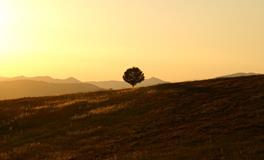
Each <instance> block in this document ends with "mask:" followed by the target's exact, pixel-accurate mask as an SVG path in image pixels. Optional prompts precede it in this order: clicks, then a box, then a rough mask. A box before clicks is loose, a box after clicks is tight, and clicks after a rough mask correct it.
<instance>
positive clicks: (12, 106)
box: [0, 75, 264, 160]
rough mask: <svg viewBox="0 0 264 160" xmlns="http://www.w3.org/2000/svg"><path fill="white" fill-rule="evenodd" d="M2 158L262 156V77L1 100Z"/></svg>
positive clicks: (130, 159) (133, 159)
mask: <svg viewBox="0 0 264 160" xmlns="http://www.w3.org/2000/svg"><path fill="white" fill-rule="evenodd" d="M0 159H1V160H9V159H20V160H23V159H25V160H35V159H52V160H53V159H54V160H68V159H76V160H86V159H92V160H93V159H97V160H98V159H99V160H100V159H108V160H126V159H127V160H138V159H139V160H143V159H144V160H148V159H149V160H153V159H155V160H156V159H157V160H175V159H180V160H181V159H183V160H186V159H187V160H188V159H205V160H206V159H216V160H218V159H219V160H220V159H234V160H243V159H264V76H261V75H260V76H249V77H238V78H224V79H212V80H205V81H194V82H184V83H171V84H162V85H157V86H152V87H145V88H137V89H124V90H117V91H100V92H94V93H82V94H71V95H64V96H57V97H40V98H24V99H17V100H9V101H0Z"/></svg>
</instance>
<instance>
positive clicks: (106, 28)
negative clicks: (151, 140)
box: [0, 0, 264, 81]
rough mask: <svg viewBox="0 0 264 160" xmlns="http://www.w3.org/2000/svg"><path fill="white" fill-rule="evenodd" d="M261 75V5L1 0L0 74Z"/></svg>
mask: <svg viewBox="0 0 264 160" xmlns="http://www.w3.org/2000/svg"><path fill="white" fill-rule="evenodd" d="M132 66H138V67H140V68H141V69H142V70H143V71H144V72H145V74H146V76H147V77H151V76H156V77H159V78H161V79H164V80H169V81H183V80H193V79H204V78H210V77H214V76H218V75H222V74H228V73H233V72H261V73H263V72H264V0H0V76H17V75H26V76H35V75H50V76H54V77H56V78H66V77H68V76H74V77H77V78H79V79H81V80H110V79H114V80H121V78H122V74H123V72H124V71H125V69H127V68H128V67H132Z"/></svg>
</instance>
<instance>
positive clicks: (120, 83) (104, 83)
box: [88, 77, 168, 89]
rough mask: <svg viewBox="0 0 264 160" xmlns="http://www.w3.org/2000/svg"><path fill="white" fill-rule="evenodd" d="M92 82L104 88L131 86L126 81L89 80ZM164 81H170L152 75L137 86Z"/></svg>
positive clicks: (162, 82)
mask: <svg viewBox="0 0 264 160" xmlns="http://www.w3.org/2000/svg"><path fill="white" fill-rule="evenodd" d="M88 83H90V84H93V85H96V86H98V87H100V88H104V89H124V88H130V87H131V86H130V85H129V84H128V83H126V82H124V81H97V82H96V81H90V82H88ZM164 83H168V82H165V81H163V80H161V79H158V78H155V77H152V78H150V79H146V80H145V81H143V82H142V83H140V84H138V85H137V86H136V87H147V86H153V85H157V84H164Z"/></svg>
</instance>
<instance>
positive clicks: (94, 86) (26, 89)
mask: <svg viewBox="0 0 264 160" xmlns="http://www.w3.org/2000/svg"><path fill="white" fill-rule="evenodd" d="M162 83H166V82H165V81H162V80H160V79H158V78H150V79H146V80H145V81H144V82H143V83H141V84H139V85H138V87H145V86H152V85H156V84H162ZM130 87H131V86H130V85H128V84H127V83H125V82H122V81H101V82H87V83H85V82H81V81H80V80H78V79H76V78H73V77H70V78H67V79H55V78H52V77H49V76H38V77H25V76H19V77H13V78H6V77H0V91H1V92H0V99H15V98H21V97H39V96H54V95H61V94H71V93H80V92H93V91H100V90H105V89H124V88H130Z"/></svg>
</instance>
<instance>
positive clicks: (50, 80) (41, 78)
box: [0, 76, 81, 83]
mask: <svg viewBox="0 0 264 160" xmlns="http://www.w3.org/2000/svg"><path fill="white" fill-rule="evenodd" d="M17 80H31V81H40V82H46V83H81V81H79V80H78V79H76V78H73V77H69V78H67V79H55V78H52V77H49V76H37V77H25V76H18V77H13V78H6V77H0V81H17Z"/></svg>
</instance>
